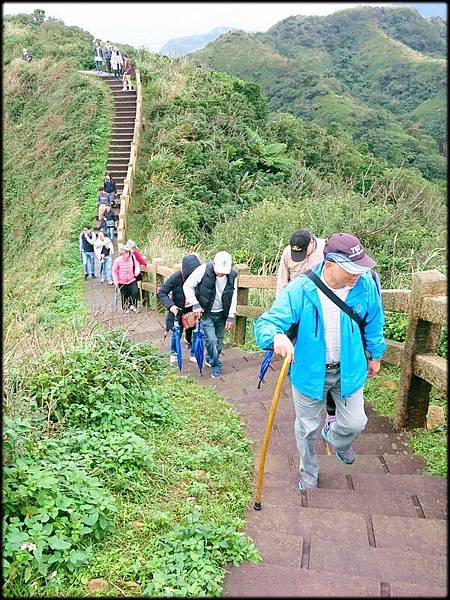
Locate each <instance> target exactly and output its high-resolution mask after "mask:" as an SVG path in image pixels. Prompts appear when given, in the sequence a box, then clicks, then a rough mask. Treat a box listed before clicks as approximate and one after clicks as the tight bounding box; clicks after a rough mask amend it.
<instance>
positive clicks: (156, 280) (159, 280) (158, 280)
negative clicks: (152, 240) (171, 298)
mask: <svg viewBox="0 0 450 600" xmlns="http://www.w3.org/2000/svg"><path fill="white" fill-rule="evenodd" d="M162 262H163V259H162V258H159V257H158V258H154V259H153V260H152V271H153V285H154V288H153V293H154V294H155V299H156V310H159V311H160V312H164V310H165V307H164V304H163V303H162V302H161V300H160V299H159V298H158V296H157V294H158V290H159V288H160V286H161V285H162V284H163V283H164V277H163V276H162V275H159V273H158V266H159V265H160V264H162Z"/></svg>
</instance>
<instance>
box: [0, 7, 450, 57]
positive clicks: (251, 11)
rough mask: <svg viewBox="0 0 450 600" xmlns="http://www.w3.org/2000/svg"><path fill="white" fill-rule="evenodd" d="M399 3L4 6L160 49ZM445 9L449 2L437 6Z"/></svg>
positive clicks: (108, 37)
mask: <svg viewBox="0 0 450 600" xmlns="http://www.w3.org/2000/svg"><path fill="white" fill-rule="evenodd" d="M405 4H407V3H404V2H400V3H395V2H346V3H345V2H331V3H330V2H310V3H306V2H276V3H275V2H203V3H200V2H183V3H180V2H40V3H39V2H4V3H3V14H17V13H31V12H33V10H35V9H36V8H40V9H42V10H45V14H46V16H47V17H55V18H57V19H61V20H62V21H64V23H65V24H66V25H76V26H78V27H81V28H82V29H85V30H86V31H89V33H91V34H92V35H93V36H95V37H96V38H99V39H101V40H102V41H106V40H111V41H112V42H116V43H123V44H130V45H131V46H135V47H138V48H139V47H142V46H143V47H145V48H147V49H149V50H153V51H156V52H157V51H158V50H159V49H160V48H161V47H162V46H163V45H164V44H165V43H166V42H168V41H169V40H171V39H173V38H177V37H182V36H186V35H194V34H198V33H207V32H209V31H211V30H212V29H214V28H215V27H222V26H223V27H231V28H236V29H243V30H244V31H266V30H267V29H269V27H271V26H272V25H274V24H275V23H277V22H278V21H281V20H282V19H285V18H287V17H289V16H291V15H317V16H323V15H328V14H331V13H333V12H336V11H337V10H344V9H346V8H352V7H355V6H361V5H364V6H394V5H397V6H398V5H405ZM434 4H435V5H436V6H438V5H441V6H445V3H434Z"/></svg>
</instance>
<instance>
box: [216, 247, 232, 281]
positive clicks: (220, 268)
mask: <svg viewBox="0 0 450 600" xmlns="http://www.w3.org/2000/svg"><path fill="white" fill-rule="evenodd" d="M214 269H215V271H216V272H217V273H223V274H224V275H228V274H229V273H230V271H231V254H229V253H228V252H225V251H224V250H222V251H221V252H218V253H217V254H216V255H215V257H214Z"/></svg>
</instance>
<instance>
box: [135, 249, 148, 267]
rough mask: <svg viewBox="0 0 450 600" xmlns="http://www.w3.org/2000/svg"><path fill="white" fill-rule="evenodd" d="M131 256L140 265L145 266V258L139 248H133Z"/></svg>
mask: <svg viewBox="0 0 450 600" xmlns="http://www.w3.org/2000/svg"><path fill="white" fill-rule="evenodd" d="M133 256H134V258H135V259H136V260H137V261H138V263H139V264H140V265H143V266H144V267H147V266H148V265H147V261H146V260H145V258H144V257H143V256H142V254H141V253H140V252H139V250H133Z"/></svg>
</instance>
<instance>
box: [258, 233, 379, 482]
mask: <svg viewBox="0 0 450 600" xmlns="http://www.w3.org/2000/svg"><path fill="white" fill-rule="evenodd" d="M375 264H376V263H375V261H374V260H372V259H371V258H370V257H369V256H368V255H367V254H366V252H365V250H364V248H363V246H362V244H361V242H360V241H359V239H358V238H357V237H355V236H354V235H351V234H349V233H337V234H333V235H332V236H330V237H329V238H328V240H327V241H326V243H325V247H324V260H323V261H322V262H320V263H319V265H318V266H317V267H316V269H315V271H314V273H315V275H314V274H313V273H312V272H311V271H309V272H307V273H306V274H304V275H299V276H298V277H296V278H295V279H294V280H293V281H292V282H290V283H289V284H288V285H287V286H286V288H285V289H284V291H283V293H282V294H281V295H280V297H279V298H278V299H277V300H276V301H275V303H274V304H273V305H272V307H271V308H270V309H269V310H268V311H267V312H265V313H264V314H263V315H261V317H260V318H259V319H257V321H256V322H255V339H256V343H257V344H258V345H259V346H260V347H261V348H264V349H265V348H268V347H269V346H270V345H271V344H272V343H273V346H274V352H275V353H276V354H280V355H281V356H283V357H288V358H289V359H291V361H292V365H291V372H290V378H291V384H292V391H293V399H294V408H295V415H296V419H295V437H296V442H297V448H298V452H299V455H300V481H299V489H300V490H301V491H303V490H305V489H308V488H316V487H317V485H318V476H319V467H318V464H317V459H316V451H315V438H316V431H317V429H318V428H319V426H320V421H321V413H322V411H323V409H324V403H325V399H326V396H327V392H328V390H330V392H331V394H332V396H333V398H334V401H335V404H336V420H335V421H333V422H331V423H327V424H326V425H325V427H324V428H323V429H322V432H321V434H322V437H323V439H324V440H325V442H327V443H328V444H329V445H331V446H332V447H333V448H334V451H335V453H336V458H337V459H338V460H339V461H340V462H341V463H344V464H347V465H351V464H353V463H354V462H355V460H356V454H355V452H354V450H353V448H352V443H353V442H354V441H355V440H356V439H357V437H358V436H359V435H360V433H361V432H362V431H363V430H364V428H365V426H366V423H367V417H366V414H365V412H364V397H363V388H364V384H365V382H366V379H367V377H372V376H374V375H376V374H377V373H378V371H379V370H380V359H381V356H382V354H383V353H384V351H385V349H386V343H385V341H384V337H383V326H384V314H383V309H382V305H381V298H380V295H379V293H378V290H377V288H376V284H375V282H374V280H373V279H372V278H371V277H366V276H364V277H362V276H361V275H363V274H364V273H365V272H368V271H369V270H370V269H371V268H372V267H374V266H375ZM308 273H309V274H308ZM314 277H317V279H316V280H314ZM316 281H317V283H316ZM319 284H320V285H319ZM320 287H323V291H322V289H320ZM333 292H334V295H333ZM330 296H331V297H330ZM336 296H337V298H336ZM331 298H333V299H331ZM336 301H337V302H338V303H339V301H343V302H344V303H345V304H346V305H347V307H345V306H344V308H347V309H348V308H349V307H350V308H351V309H352V311H353V312H352V315H354V314H355V313H356V315H357V317H358V318H359V320H361V319H362V320H363V323H364V326H363V327H362V329H360V327H359V326H358V325H357V323H356V322H355V321H356V318H355V317H350V316H349V314H347V312H344V308H342V309H341V308H340V307H339V306H338V304H336ZM341 306H342V305H341ZM295 323H298V335H297V340H296V342H295V347H294V346H293V345H292V342H291V340H290V339H289V338H288V337H287V335H286V332H287V331H288V330H289V328H290V327H291V326H292V325H294V324H295ZM363 336H364V339H363ZM365 348H366V351H367V353H368V354H366V351H365Z"/></svg>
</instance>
